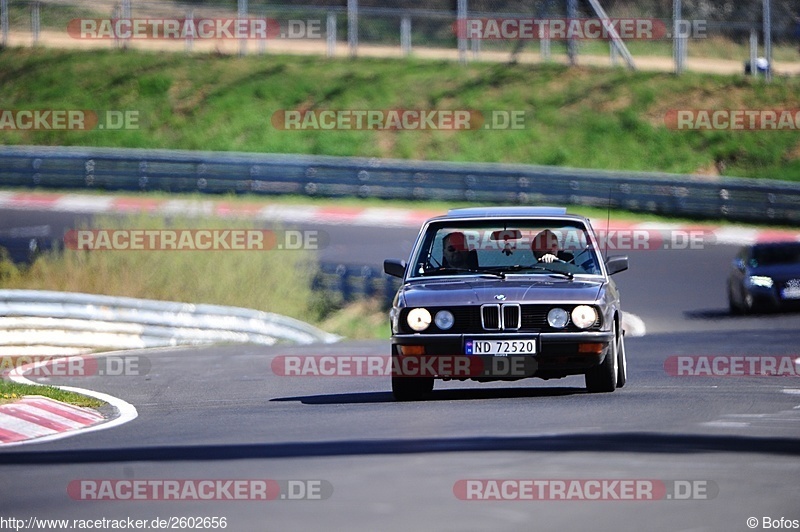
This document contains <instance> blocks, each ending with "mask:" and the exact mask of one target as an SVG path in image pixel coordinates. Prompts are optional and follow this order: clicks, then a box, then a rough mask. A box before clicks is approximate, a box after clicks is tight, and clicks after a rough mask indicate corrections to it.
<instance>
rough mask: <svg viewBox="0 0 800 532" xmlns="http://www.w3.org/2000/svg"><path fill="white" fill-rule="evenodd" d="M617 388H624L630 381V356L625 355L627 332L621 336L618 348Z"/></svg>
mask: <svg viewBox="0 0 800 532" xmlns="http://www.w3.org/2000/svg"><path fill="white" fill-rule="evenodd" d="M617 358H618V359H619V361H618V362H617V365H618V370H617V388H622V387H623V386H625V383H626V382H628V357H627V356H626V355H625V334H624V333H623V334H621V335H620V337H619V347H618V348H617Z"/></svg>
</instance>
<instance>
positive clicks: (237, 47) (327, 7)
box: [0, 0, 800, 74]
mask: <svg viewBox="0 0 800 532" xmlns="http://www.w3.org/2000/svg"><path fill="white" fill-rule="evenodd" d="M245 18H255V19H262V20H265V21H266V32H265V33H259V32H258V31H254V30H253V28H252V27H251V28H248V30H247V31H246V32H245V33H244V34H238V35H237V34H235V33H234V34H231V32H230V31H229V30H230V27H228V29H227V30H226V29H225V28H220V27H219V25H217V26H215V27H214V28H213V31H212V32H211V35H204V36H197V35H191V34H190V35H186V34H185V32H183V31H181V32H180V33H179V34H177V35H172V36H170V37H168V38H165V37H164V34H163V32H162V33H159V31H158V27H157V26H158V24H163V23H164V21H165V20H172V21H180V24H181V27H182V28H183V25H184V24H185V22H186V21H193V22H194V23H195V25H197V24H199V21H203V20H205V21H217V22H219V21H236V20H241V19H245ZM126 20H133V21H142V22H143V24H144V27H146V31H145V33H144V34H137V36H136V37H133V38H130V39H128V38H114V37H118V36H119V34H118V33H117V34H115V35H114V37H109V34H108V33H106V34H104V35H103V36H102V37H99V38H98V37H96V36H95V34H92V32H91V31H83V30H86V28H87V27H90V26H91V24H90V25H89V26H82V25H81V24H82V23H86V22H87V21H96V23H97V24H102V21H108V22H109V23H111V24H112V26H111V27H113V28H115V29H117V30H118V29H119V27H117V26H113V24H114V23H117V22H119V21H126ZM604 20H605V22H603V21H604ZM157 21H161V22H157ZM95 29H99V30H100V33H102V30H103V26H98V27H96V28H95ZM106 29H107V28H106ZM139 29H141V28H139ZM0 31H1V32H2V43H3V44H4V45H14V46H27V45H31V44H33V45H36V44H43V45H47V46H63V47H77V48H81V47H112V46H116V47H126V46H135V47H141V48H149V49H153V48H158V49H173V50H186V51H196V52H217V53H239V54H253V53H270V52H275V53H287V52H288V53H318V54H327V55H328V56H348V55H349V56H370V55H381V56H408V55H415V56H419V57H436V58H444V59H459V60H461V61H462V62H467V61H470V60H496V61H520V62H542V61H557V62H569V63H577V64H612V65H613V64H617V65H624V64H628V66H631V67H640V68H645V69H660V70H676V71H678V72H680V71H682V70H683V69H684V68H686V67H687V66H688V67H689V68H693V69H696V70H706V71H720V72H723V71H724V72H739V71H740V72H744V71H745V69H746V65H745V63H754V62H756V61H757V59H758V58H761V57H766V56H771V57H772V61H773V63H774V64H775V68H774V69H771V70H780V71H782V72H783V73H796V74H800V46H799V43H800V4H798V3H797V2H796V1H788V0H762V1H758V0H751V1H748V2H741V3H736V2H724V1H721V0H715V1H709V0H706V1H703V0H671V1H669V2H667V1H663V0H645V1H643V2H632V1H630V0H625V1H619V0H616V1H615V0H605V1H602V2H600V1H599V0H587V1H584V0H582V1H580V2H578V1H577V0H539V1H531V0H457V1H456V2H453V1H442V0H427V1H425V2H411V1H406V0H402V1H397V2H386V1H385V0H360V1H359V0H337V1H334V0H316V1H315V0H302V2H299V3H294V2H286V1H285V2H282V3H271V2H269V3H267V2H261V1H255V0H227V1H226V0H209V1H205V0H196V1H194V2H170V1H165V2H153V1H139V0H0ZM123 33H124V32H123ZM767 33H768V36H769V39H765V36H767ZM615 34H616V35H618V36H619V37H620V39H619V40H617V39H616V38H615ZM615 42H616V44H615ZM628 53H630V57H628ZM782 65H783V66H784V68H781V66H782ZM762 66H764V65H763V61H762V62H759V65H757V68H754V69H749V71H752V72H755V73H756V74H758V73H767V69H766V67H764V68H759V67H762Z"/></svg>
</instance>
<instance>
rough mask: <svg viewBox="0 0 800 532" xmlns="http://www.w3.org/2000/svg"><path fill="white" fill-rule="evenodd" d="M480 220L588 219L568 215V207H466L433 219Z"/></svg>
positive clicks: (584, 220)
mask: <svg viewBox="0 0 800 532" xmlns="http://www.w3.org/2000/svg"><path fill="white" fill-rule="evenodd" d="M467 218H470V219H480V218H558V219H560V220H576V221H582V222H586V221H587V219H586V218H585V217H583V216H579V215H576V214H567V209H566V207H524V206H511V207H466V208H460V209H450V210H449V211H448V212H447V214H445V215H442V216H437V217H435V218H432V219H431V220H429V221H431V222H433V221H437V222H438V221H445V220H455V219H459V220H460V219H467Z"/></svg>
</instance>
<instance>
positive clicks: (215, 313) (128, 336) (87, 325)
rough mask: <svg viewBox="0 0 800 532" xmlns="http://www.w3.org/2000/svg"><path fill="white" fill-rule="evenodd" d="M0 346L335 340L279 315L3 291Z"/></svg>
mask: <svg viewBox="0 0 800 532" xmlns="http://www.w3.org/2000/svg"><path fill="white" fill-rule="evenodd" d="M0 330H3V334H2V335H0V346H2V347H6V348H7V347H9V346H21V347H26V346H53V347H59V348H63V347H89V348H92V349H133V348H142V347H167V346H177V345H199V344H209V343H220V342H225V343H255V344H261V345H273V344H275V343H277V342H279V341H288V342H293V343H299V344H310V343H316V342H322V343H332V342H336V341H338V340H339V339H340V338H339V337H338V336H336V335H333V334H330V333H327V332H325V331H321V330H319V329H317V328H315V327H313V326H311V325H309V324H307V323H304V322H302V321H299V320H295V319H292V318H289V317H286V316H281V315H279V314H272V313H269V312H261V311H256V310H252V309H246V308H239V307H225V306H217V305H193V304H189V303H174V302H168V301H155V300H148V299H134V298H128V297H112V296H102V295H93V294H80V293H74V292H51V291H38V290H0Z"/></svg>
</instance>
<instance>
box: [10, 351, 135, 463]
mask: <svg viewBox="0 0 800 532" xmlns="http://www.w3.org/2000/svg"><path fill="white" fill-rule="evenodd" d="M113 353H114V352H108V353H103V354H101V355H97V356H104V355H109V354H113ZM63 361H64V358H54V359H49V360H43V361H38V362H32V363H30V364H25V365H23V366H18V367H16V368H14V369H13V370H11V371H10V372H9V373H8V374H7V375H6V378H8V379H9V380H11V381H14V382H16V383H19V384H29V385H32V386H44V385H43V384H41V383H38V382H34V381H31V380H29V379H27V378H26V377H25V373H26V372H27V371H29V370H30V369H36V368H38V367H40V366H43V365H47V364H57V363H60V362H63ZM56 388H59V389H61V390H64V391H67V392H73V393H78V394H81V395H86V396H89V397H94V398H95V399H99V400H100V401H103V402H106V403H108V404H109V405H111V407H112V408H113V410H114V412H115V417H113V418H110V419H109V418H106V417H105V416H103V415H102V414H101V413H99V412H97V411H96V410H92V409H89V408H81V407H78V406H73V405H68V404H66V403H62V402H60V401H55V400H53V399H48V398H46V397H41V396H31V395H29V396H25V397H23V398H22V399H20V400H19V401H16V402H13V403H7V404H3V405H0V448H4V447H11V446H15V445H23V444H26V443H43V442H47V441H53V440H60V439H61V438H66V437H68V436H73V435H75V434H84V433H86V432H94V431H98V430H105V429H110V428H112V427H116V426H118V425H122V424H124V423H127V422H129V421H133V420H134V419H136V418H137V417H138V416H139V412H138V411H137V410H136V407H135V406H133V405H132V404H130V403H128V402H127V401H123V400H122V399H120V398H118V397H114V396H113V395H108V394H106V393H102V392H96V391H94V390H86V389H83V388H75V387H73V386H56ZM31 401H33V403H31Z"/></svg>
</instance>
